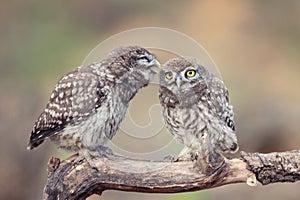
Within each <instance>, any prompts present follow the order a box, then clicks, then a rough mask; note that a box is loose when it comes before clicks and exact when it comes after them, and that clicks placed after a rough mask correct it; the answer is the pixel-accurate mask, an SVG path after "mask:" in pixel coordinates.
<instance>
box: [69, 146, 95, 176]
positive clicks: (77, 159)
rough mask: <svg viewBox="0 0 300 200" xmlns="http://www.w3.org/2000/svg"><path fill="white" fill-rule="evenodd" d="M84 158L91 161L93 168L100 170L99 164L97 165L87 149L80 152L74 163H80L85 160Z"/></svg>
mask: <svg viewBox="0 0 300 200" xmlns="http://www.w3.org/2000/svg"><path fill="white" fill-rule="evenodd" d="M84 159H85V160H86V161H87V162H88V163H89V165H90V167H91V168H93V169H95V170H97V171H98V168H97V166H96V165H95V163H94V162H93V160H92V158H91V154H90V153H89V152H88V151H87V150H84V151H83V152H82V153H79V156H78V157H77V158H76V159H75V160H74V161H73V163H74V164H78V163H80V162H81V161H83V160H84Z"/></svg>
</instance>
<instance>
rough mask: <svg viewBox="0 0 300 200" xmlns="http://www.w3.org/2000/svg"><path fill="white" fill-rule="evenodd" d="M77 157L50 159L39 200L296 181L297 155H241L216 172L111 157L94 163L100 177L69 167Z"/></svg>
mask: <svg viewBox="0 0 300 200" xmlns="http://www.w3.org/2000/svg"><path fill="white" fill-rule="evenodd" d="M76 157H77V155H74V156H71V157H70V158H68V159H66V160H64V161H62V162H60V160H59V159H57V158H53V157H52V158H51V159H50V161H49V163H48V180H47V183H46V186H45V189H44V199H47V200H50V199H51V200H52V199H85V198H86V197H88V196H90V195H92V194H99V195H101V193H102V192H103V191H104V190H109V189H110V190H122V191H134V192H147V193H177V192H187V191H196V190H203V189H209V188H214V187H219V186H222V185H226V184H232V183H243V182H244V183H247V184H248V185H251V186H254V185H256V184H257V180H258V181H259V182H260V183H262V184H263V185H266V184H270V183H274V182H295V181H298V180H299V179H300V166H299V163H300V151H289V152H281V153H269V154H261V153H245V152H241V157H240V158H239V159H231V160H229V159H226V158H223V157H222V159H221V160H220V165H219V166H218V167H217V168H210V170H203V165H202V164H201V159H198V160H197V161H194V162H192V161H181V162H167V161H146V160H136V159H130V158H124V157H120V156H116V155H110V156H108V157H105V158H95V159H94V163H95V164H96V165H97V167H98V169H99V171H96V170H95V169H92V168H90V167H89V165H88V164H87V163H86V162H82V163H80V164H76V165H74V164H73V160H74V159H75V158H76Z"/></svg>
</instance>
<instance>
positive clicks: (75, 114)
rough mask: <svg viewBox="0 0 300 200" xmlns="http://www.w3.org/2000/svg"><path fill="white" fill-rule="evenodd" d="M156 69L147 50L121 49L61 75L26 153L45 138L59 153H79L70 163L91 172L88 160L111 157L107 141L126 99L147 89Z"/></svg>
mask: <svg viewBox="0 0 300 200" xmlns="http://www.w3.org/2000/svg"><path fill="white" fill-rule="evenodd" d="M158 66H159V62H158V60H157V59H156V57H155V56H154V55H153V54H152V53H150V52H149V51H147V50H146V49H144V48H142V47H139V46H124V47H118V48H116V49H114V50H112V51H111V52H110V53H109V54H108V56H107V57H106V58H105V59H104V60H102V61H99V62H94V63H92V64H90V65H86V66H79V67H77V68H75V69H74V70H72V71H71V72H70V73H68V74H66V75H64V76H63V77H62V78H61V79H60V80H59V81H58V83H57V84H56V86H55V88H54V90H53V92H52V93H51V96H50V99H49V101H48V103H47V105H46V107H45V109H44V111H43V112H42V113H41V115H40V116H39V117H38V119H37V121H36V122H35V124H34V126H33V130H32V132H31V136H30V141H29V144H28V149H29V150H30V149H34V148H35V147H37V146H39V145H40V144H41V143H42V142H43V141H44V140H45V139H46V138H50V140H52V141H53V142H54V143H56V144H57V146H58V147H59V148H62V149H64V150H67V151H73V152H78V153H79V157H78V158H77V159H76V160H75V161H74V162H78V161H81V160H82V159H86V160H87V161H88V163H89V164H90V166H91V167H93V168H96V166H95V164H94V163H93V161H92V159H91V156H94V157H95V156H96V157H97V156H103V155H106V154H107V153H109V152H111V150H110V149H109V148H108V147H106V143H107V141H108V140H110V139H112V137H113V136H114V135H115V134H116V131H117V129H118V128H119V125H120V123H121V122H122V120H123V118H124V116H125V113H126V110H127V108H128V104H129V102H130V100H131V99H132V98H133V97H134V96H135V94H136V93H137V92H138V91H139V89H141V88H143V87H145V86H147V85H148V84H149V82H150V80H151V78H152V76H153V74H154V73H155V68H156V67H158Z"/></svg>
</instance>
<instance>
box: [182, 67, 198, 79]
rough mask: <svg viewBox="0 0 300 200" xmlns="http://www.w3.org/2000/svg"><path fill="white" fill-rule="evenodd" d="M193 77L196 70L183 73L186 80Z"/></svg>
mask: <svg viewBox="0 0 300 200" xmlns="http://www.w3.org/2000/svg"><path fill="white" fill-rule="evenodd" d="M195 75H196V70H194V69H189V70H187V71H186V72H185V76H186V77H187V78H191V77H194V76H195Z"/></svg>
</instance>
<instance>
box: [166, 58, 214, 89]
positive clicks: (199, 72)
mask: <svg viewBox="0 0 300 200" xmlns="http://www.w3.org/2000/svg"><path fill="white" fill-rule="evenodd" d="M208 75H209V72H208V70H207V69H206V68H205V67H204V66H203V65H201V63H200V61H199V60H198V59H196V58H192V57H181V58H173V59H170V60H168V61H167V62H166V63H165V64H164V65H163V66H162V69H161V71H160V85H161V86H162V87H166V88H167V89H169V90H170V91H172V92H175V93H185V92H187V91H190V89H192V88H194V87H195V86H199V84H201V83H202V86H203V87H205V85H206V84H205V78H206V77H207V76H208ZM198 89H199V87H198Z"/></svg>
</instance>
